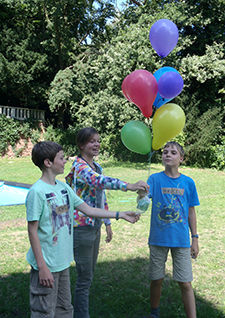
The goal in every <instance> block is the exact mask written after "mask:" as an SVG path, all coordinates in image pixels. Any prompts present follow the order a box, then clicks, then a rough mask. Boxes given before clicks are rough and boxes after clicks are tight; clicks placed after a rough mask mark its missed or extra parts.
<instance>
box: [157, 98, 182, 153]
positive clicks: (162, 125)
mask: <svg viewBox="0 0 225 318" xmlns="http://www.w3.org/2000/svg"><path fill="white" fill-rule="evenodd" d="M184 125H185V114H184V111H183V109H182V108H181V107H180V106H178V105H177V104H173V103H169V104H164V105H162V106H161V107H159V108H158V109H157V111H156V112H155V115H154V117H153V121H152V131H153V140H152V148H153V150H157V149H159V148H161V147H162V146H163V145H164V144H165V143H166V142H167V141H168V140H170V139H172V138H174V137H175V136H177V135H178V134H179V133H180V132H181V130H182V129H183V128H184Z"/></svg>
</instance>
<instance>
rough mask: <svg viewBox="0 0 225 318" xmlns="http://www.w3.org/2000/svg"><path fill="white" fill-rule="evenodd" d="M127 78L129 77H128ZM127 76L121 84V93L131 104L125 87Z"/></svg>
mask: <svg viewBox="0 0 225 318" xmlns="http://www.w3.org/2000/svg"><path fill="white" fill-rule="evenodd" d="M128 76H129V75H128ZM128 76H126V77H125V78H124V80H123V83H122V92H123V95H124V96H125V97H126V99H128V100H129V102H131V103H132V100H130V98H129V96H128V95H127V87H126V81H127V78H128Z"/></svg>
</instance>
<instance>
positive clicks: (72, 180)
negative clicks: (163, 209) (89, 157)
mask: <svg viewBox="0 0 225 318" xmlns="http://www.w3.org/2000/svg"><path fill="white" fill-rule="evenodd" d="M94 165H95V166H96V168H97V171H98V170H99V171H100V172H102V167H101V166H100V165H99V164H98V163H96V162H94ZM66 183H67V184H69V185H70V187H71V188H72V189H73V190H74V191H75V192H76V194H77V195H78V196H79V197H80V198H82V199H83V200H84V201H85V202H86V203H87V204H88V205H90V206H91V207H97V206H98V207H99V204H98V202H97V201H98V200H99V196H98V191H99V190H101V196H100V197H101V204H100V205H101V206H100V207H101V208H103V209H106V210H108V204H107V201H106V196H105V192H104V189H111V190H122V191H126V190H127V184H128V183H127V182H124V181H121V180H119V179H116V178H111V177H107V176H104V175H103V174H101V173H98V172H96V171H94V170H93V169H92V168H91V167H90V166H89V165H88V163H87V162H86V161H85V160H84V159H82V158H81V157H77V158H76V159H75V160H74V162H73V165H72V168H71V170H70V173H69V174H68V175H67V176H66ZM107 222H108V224H110V221H109V220H108V221H105V224H106V225H107ZM94 223H95V219H94V218H91V217H89V216H86V215H85V214H83V213H82V212H80V211H78V210H74V227H78V226H84V225H92V226H94Z"/></svg>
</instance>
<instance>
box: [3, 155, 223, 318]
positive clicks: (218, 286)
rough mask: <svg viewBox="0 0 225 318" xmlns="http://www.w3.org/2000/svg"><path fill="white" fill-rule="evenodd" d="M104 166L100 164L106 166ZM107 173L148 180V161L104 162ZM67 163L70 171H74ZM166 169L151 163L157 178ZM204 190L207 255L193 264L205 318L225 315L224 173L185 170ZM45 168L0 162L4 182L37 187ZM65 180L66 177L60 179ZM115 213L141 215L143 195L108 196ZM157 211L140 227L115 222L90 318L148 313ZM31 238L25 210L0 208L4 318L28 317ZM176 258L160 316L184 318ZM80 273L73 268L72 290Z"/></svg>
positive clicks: (22, 161) (103, 249) (202, 231)
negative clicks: (151, 247)
mask: <svg viewBox="0 0 225 318" xmlns="http://www.w3.org/2000/svg"><path fill="white" fill-rule="evenodd" d="M100 163H101V162H100ZM101 164H102V166H103V167H104V173H105V174H106V175H110V176H114V177H119V178H120V179H122V180H126V181H128V182H132V183H133V182H136V181H138V180H140V179H142V180H146V179H147V177H148V173H149V166H148V163H146V164H136V163H118V162H108V163H106V162H103V163H101ZM70 167H71V162H68V163H67V165H66V169H65V174H64V175H66V173H67V172H68V171H69V169H70ZM162 169H163V167H162V166H161V165H154V164H152V165H151V173H154V172H158V171H161V170H162ZM180 171H181V172H182V173H184V174H186V175H188V176H190V177H192V178H193V179H194V180H195V182H196V185H197V190H198V194H199V199H200V203H201V205H200V206H199V207H197V208H196V212H197V222H198V234H199V246H200V254H199V257H198V259H197V261H194V260H193V274H194V280H193V288H194V292H195V296H196V304H197V316H198V318H203V317H204V318H205V317H210V318H216V317H217V318H222V317H225V297H224V295H225V234H224V223H225V222H224V215H225V195H224V190H225V172H219V171H214V170H207V169H205V170H203V169H193V168H188V167H181V168H180ZM39 177H40V171H39V169H38V168H37V167H35V166H34V165H33V164H32V163H31V160H30V158H15V159H3V158H1V159H0V179H3V180H7V181H16V182H24V183H34V182H35V181H36V180H37V179H38V178H39ZM59 179H60V180H64V176H59ZM107 197H108V203H109V207H110V209H111V210H115V211H116V210H120V211H123V210H135V208H136V194H135V193H132V192H127V193H123V192H122V191H110V192H107ZM149 225H150V211H147V212H146V213H145V214H143V215H142V217H141V219H140V221H139V222H138V223H136V224H129V223H127V222H125V221H123V220H119V221H118V222H117V221H116V220H112V228H113V234H114V235H113V240H112V242H111V243H109V244H107V243H105V237H106V234H105V229H104V226H103V227H102V242H101V246H100V253H99V259H98V264H97V267H96V272H95V276H94V280H93V284H92V287H91V291H90V315H91V318H142V317H143V315H146V314H149V310H150V304H149V285H150V282H149V279H148V264H149V260H148V258H149V251H148V245H147V240H148V235H149ZM28 248H29V241H28V236H27V228H26V211H25V206H24V205H21V206H10V207H0V251H1V259H0V299H1V301H0V317H5V318H12V317H20V318H28V317H29V270H30V268H29V265H28V264H27V262H26V252H27V250H28ZM171 277H172V265H171V258H170V257H169V259H168V262H167V271H166V278H165V280H164V283H163V291H162V298H161V305H160V308H161V317H163V318H176V317H177V318H181V317H185V313H184V310H183V306H182V302H181V296H180V291H179V289H178V287H177V284H176V283H175V282H173V280H172V278H171ZM75 281H76V273H75V267H74V263H73V264H71V288H72V293H73V289H74V286H75Z"/></svg>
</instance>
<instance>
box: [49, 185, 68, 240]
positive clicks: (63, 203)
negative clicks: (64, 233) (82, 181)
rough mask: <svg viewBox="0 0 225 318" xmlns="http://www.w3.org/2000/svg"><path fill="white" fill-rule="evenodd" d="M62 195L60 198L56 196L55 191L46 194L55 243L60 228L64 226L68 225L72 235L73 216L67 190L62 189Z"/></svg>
mask: <svg viewBox="0 0 225 318" xmlns="http://www.w3.org/2000/svg"><path fill="white" fill-rule="evenodd" d="M61 195H62V196H61V197H60V198H59V197H56V195H55V193H54V192H50V193H46V194H45V196H46V199H47V204H48V208H49V219H50V223H51V225H52V240H53V245H56V244H57V241H58V234H59V230H60V229H61V228H62V227H64V226H67V227H68V231H69V235H71V216H70V205H69V196H68V192H67V190H66V189H65V190H61ZM57 198H58V200H57Z"/></svg>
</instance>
